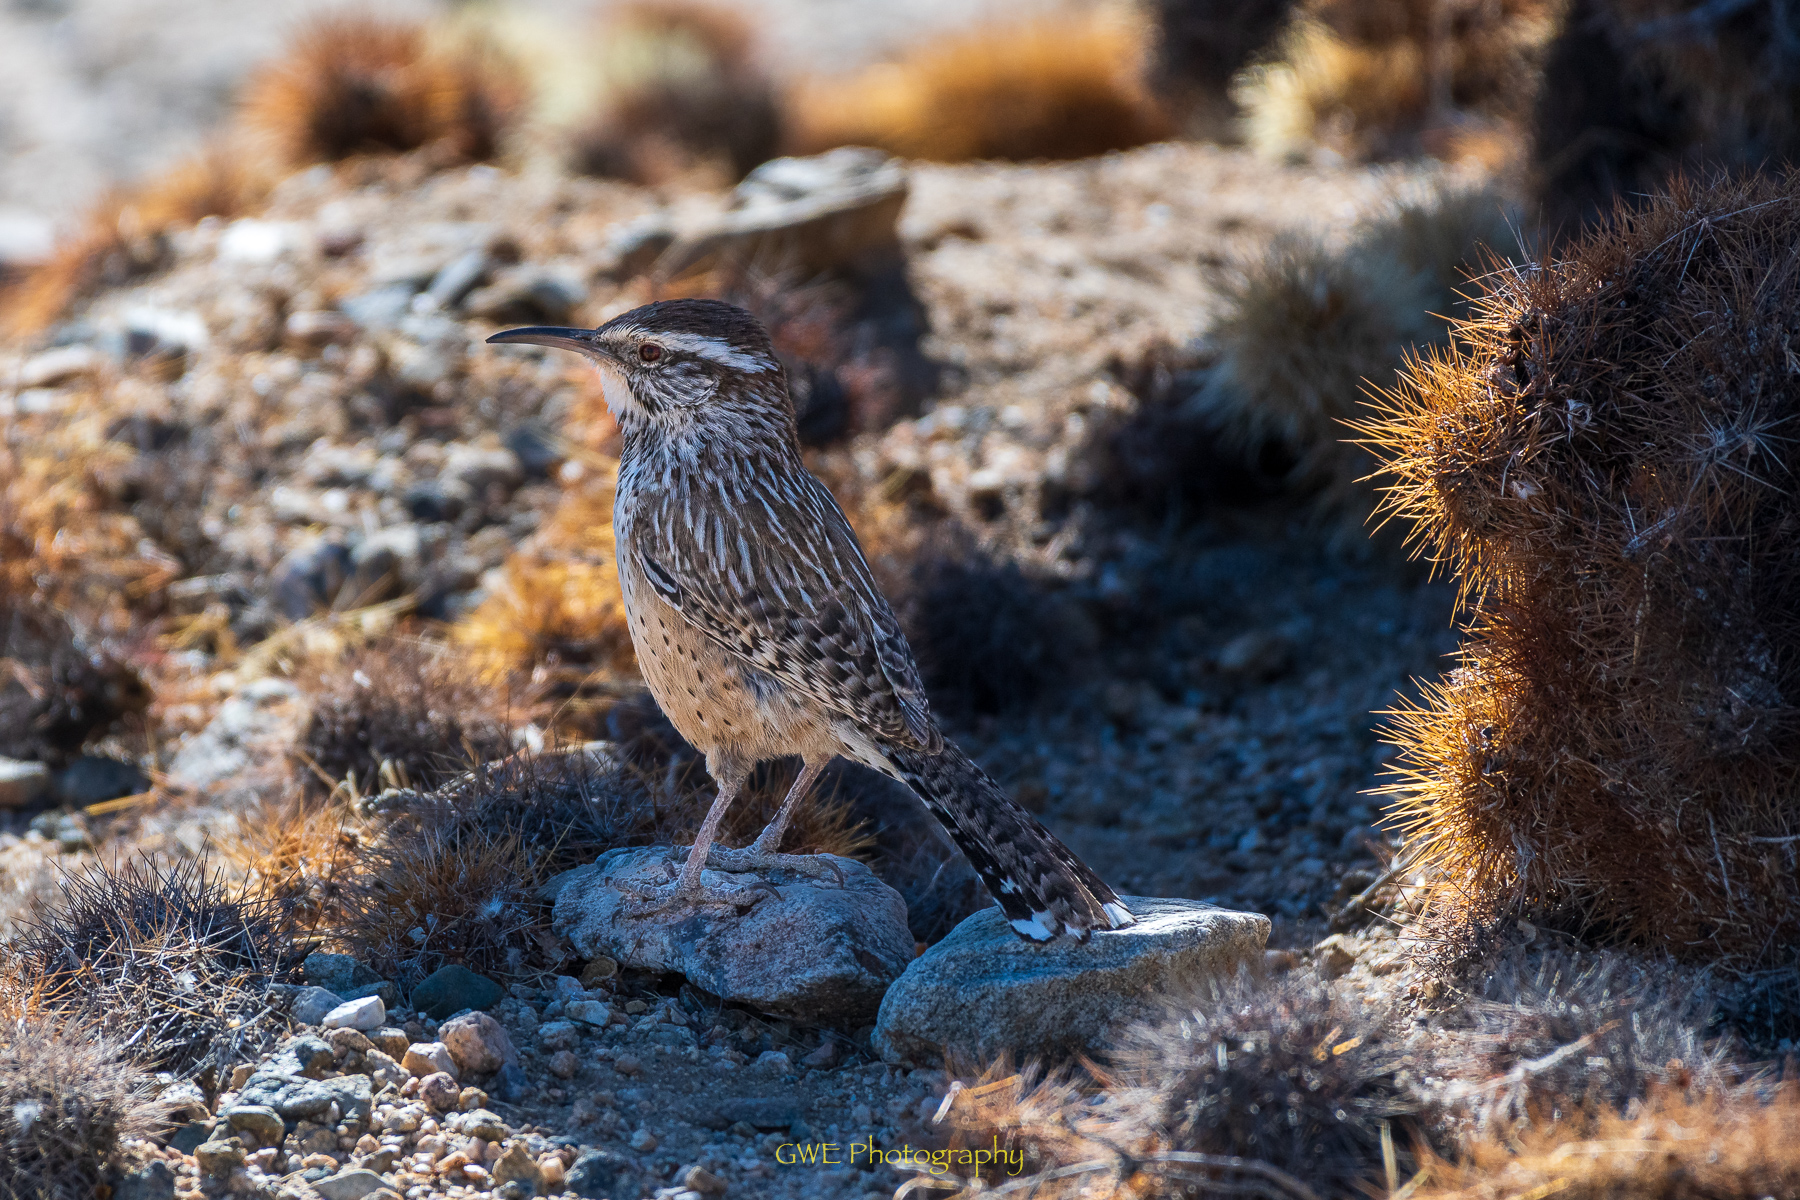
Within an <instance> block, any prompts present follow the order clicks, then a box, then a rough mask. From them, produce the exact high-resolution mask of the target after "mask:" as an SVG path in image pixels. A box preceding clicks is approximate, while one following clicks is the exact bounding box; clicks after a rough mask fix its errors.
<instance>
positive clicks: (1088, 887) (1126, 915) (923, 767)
mask: <svg viewBox="0 0 1800 1200" xmlns="http://www.w3.org/2000/svg"><path fill="white" fill-rule="evenodd" d="M883 753H884V754H885V756H886V757H887V760H888V762H889V763H890V764H892V766H893V768H894V770H895V772H896V773H897V774H898V776H899V778H900V779H901V780H902V781H903V782H904V783H905V784H906V785H907V786H908V787H910V788H912V790H913V791H914V792H916V793H917V794H918V796H919V798H920V799H921V800H923V801H924V802H925V806H926V807H927V808H929V809H930V810H931V813H932V815H933V816H935V817H936V818H937V819H938V820H939V821H941V822H942V823H943V825H944V827H945V828H946V829H948V830H949V831H950V836H951V837H952V838H954V839H955V840H956V844H957V846H958V847H959V848H960V849H961V850H962V852H963V854H964V855H966V856H967V857H968V860H969V864H970V865H971V866H973V867H974V868H975V871H976V873H977V874H979V875H980V876H981V880H982V882H983V883H985V884H987V890H988V891H989V892H990V893H991V894H992V895H993V897H994V899H995V901H996V902H998V903H999V905H1000V909H1001V911H1002V912H1004V913H1005V914H1006V919H1007V920H1008V921H1009V922H1010V923H1011V924H1012V927H1013V930H1014V931H1015V932H1016V933H1018V934H1019V936H1021V937H1024V938H1028V939H1030V940H1031V941H1034V942H1043V941H1049V940H1050V939H1051V938H1053V937H1056V936H1057V935H1059V934H1062V933H1069V934H1072V935H1074V937H1075V938H1076V939H1077V940H1079V941H1086V940H1087V937H1088V934H1089V933H1091V932H1092V931H1093V930H1095V929H1122V928H1124V927H1125V926H1127V925H1130V924H1131V923H1132V916H1131V913H1130V912H1128V911H1127V910H1126V908H1125V906H1124V905H1123V904H1120V903H1119V898H1118V897H1117V896H1115V895H1114V894H1113V890H1112V889H1111V888H1109V887H1107V886H1106V884H1105V883H1104V882H1102V881H1101V879H1100V877H1099V876H1098V875H1096V874H1094V872H1093V871H1092V870H1091V869H1090V868H1089V867H1088V865H1087V864H1086V863H1084V862H1082V861H1081V860H1080V859H1079V858H1076V857H1075V853H1074V851H1072V850H1070V849H1069V848H1068V847H1067V846H1065V845H1063V844H1062V843H1061V842H1059V841H1057V840H1056V838H1055V836H1054V835H1052V834H1051V832H1050V831H1049V830H1048V829H1045V828H1044V827H1043V826H1042V825H1041V824H1039V823H1038V820H1037V818H1036V817H1033V816H1032V815H1031V814H1030V813H1028V812H1026V811H1025V810H1024V809H1022V808H1020V807H1019V806H1018V804H1016V803H1015V802H1014V801H1013V799H1012V797H1010V796H1008V795H1007V794H1006V793H1005V792H1004V791H1002V790H1001V789H1000V785H999V784H997V783H995V782H994V781H993V780H992V779H990V778H989V777H988V774H987V772H985V771H983V770H982V769H981V768H980V767H978V766H976V765H975V764H974V762H972V761H970V759H969V756H968V755H966V754H964V753H963V752H962V750H961V749H960V748H959V747H958V746H957V745H956V743H954V742H952V741H950V740H948V739H945V742H944V749H943V751H942V752H941V753H938V754H926V753H924V752H922V751H918V750H906V749H898V748H892V747H884V748H883Z"/></svg>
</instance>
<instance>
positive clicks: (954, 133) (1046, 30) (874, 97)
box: [792, 9, 1172, 162]
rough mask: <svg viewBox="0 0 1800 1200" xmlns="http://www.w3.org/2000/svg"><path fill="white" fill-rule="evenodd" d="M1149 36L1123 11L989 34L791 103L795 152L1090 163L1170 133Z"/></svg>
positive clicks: (798, 93) (927, 50) (811, 89)
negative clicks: (1151, 68)
mask: <svg viewBox="0 0 1800 1200" xmlns="http://www.w3.org/2000/svg"><path fill="white" fill-rule="evenodd" d="M1148 42H1149V35H1148V30H1147V29H1146V28H1145V26H1144V25H1143V24H1142V23H1141V22H1140V21H1139V20H1138V19H1137V18H1135V17H1134V16H1130V15H1127V14H1126V13H1124V12H1123V11H1120V10H1110V9H1108V10H1096V11H1092V12H1089V13H1085V14H1073V13H1071V14H1062V15H1057V16H1050V17H1043V18H1039V19H1036V20H1032V21H1026V22H1018V23H1010V24H995V25H988V26H983V27H981V28H978V29H974V30H971V31H968V32H960V33H955V34H950V35H946V36H943V37H940V38H938V39H936V40H933V41H930V42H926V43H924V44H922V45H920V46H918V47H916V48H914V49H913V50H911V51H910V52H908V53H907V54H906V55H905V56H904V57H902V58H901V59H899V60H898V61H897V62H894V63H891V64H886V65H883V66H878V67H872V68H870V69H868V70H867V71H865V72H863V73H861V74H859V75H856V76H853V77H851V78H848V79H838V80H828V79H816V80H811V81H808V82H806V83H805V84H803V85H802V86H800V87H799V88H797V89H796V90H795V93H794V96H793V98H792V105H793V113H794V117H793V120H794V126H795V128H794V133H793V139H794V143H795V151H796V153H816V152H818V151H821V150H826V149H830V148H831V147H833V146H846V145H859V146H876V147H879V148H881V149H883V150H887V151H889V152H890V153H893V154H897V155H900V156H902V157H905V158H923V159H930V160H933V161H936V162H968V161H972V160H976V159H1010V160H1013V161H1016V162H1028V161H1032V160H1036V159H1070V158H1085V157H1087V156H1089V155H1094V154H1103V153H1105V152H1106V151H1108V150H1123V149H1127V148H1129V147H1132V146H1138V145H1142V144H1144V143H1146V142H1153V141H1156V140H1158V139H1159V138H1163V137H1167V136H1168V135H1169V134H1170V132H1171V131H1172V127H1171V124H1170V121H1169V119H1168V117H1167V116H1166V115H1165V114H1164V113H1163V111H1162V109H1161V108H1160V106H1159V105H1158V104H1157V102H1156V101H1155V99H1154V98H1153V97H1152V96H1151V95H1150V94H1149V91H1148V89H1147V88H1146V87H1145V85H1144V82H1143V76H1144V70H1145V65H1146V58H1147V56H1148V54H1149V49H1150V48H1149V45H1148Z"/></svg>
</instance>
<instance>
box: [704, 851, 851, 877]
mask: <svg viewBox="0 0 1800 1200" xmlns="http://www.w3.org/2000/svg"><path fill="white" fill-rule="evenodd" d="M706 865H707V866H709V867H712V868H714V869H716V870H720V871H730V872H731V873H732V874H734V875H742V874H746V873H748V872H751V871H770V870H784V871H793V872H796V873H798V874H801V875H806V876H809V877H811V878H813V879H835V880H836V881H837V885H838V886H839V887H843V886H845V883H846V880H845V878H844V870H843V868H842V867H840V866H838V865H837V863H836V862H835V861H834V860H833V859H832V857H831V856H830V855H829V854H781V853H778V852H777V851H774V850H759V849H757V848H756V847H755V846H754V845H752V846H747V847H745V848H744V849H742V850H734V849H732V848H731V847H729V846H714V847H713V848H712V853H710V854H708V855H707V857H706Z"/></svg>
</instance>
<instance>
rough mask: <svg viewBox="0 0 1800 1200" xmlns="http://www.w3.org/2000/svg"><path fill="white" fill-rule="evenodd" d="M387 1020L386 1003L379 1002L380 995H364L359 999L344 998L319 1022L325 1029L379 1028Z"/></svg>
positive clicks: (365, 1029)
mask: <svg viewBox="0 0 1800 1200" xmlns="http://www.w3.org/2000/svg"><path fill="white" fill-rule="evenodd" d="M386 1020H387V1005H385V1004H383V1003H382V1002H381V997H380V996H364V997H363V998H362V999H360V1000H346V1001H344V1003H342V1004H340V1005H338V1006H337V1007H336V1008H334V1009H332V1010H331V1011H330V1012H328V1013H326V1014H325V1019H324V1020H323V1021H320V1022H319V1024H320V1025H323V1026H324V1027H325V1028H326V1029H360V1030H364V1031H367V1030H370V1029H379V1028H381V1026H382V1024H383V1023H384V1022H385V1021H386Z"/></svg>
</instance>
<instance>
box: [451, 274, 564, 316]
mask: <svg viewBox="0 0 1800 1200" xmlns="http://www.w3.org/2000/svg"><path fill="white" fill-rule="evenodd" d="M586 299H587V289H586V288H585V287H583V286H582V285H581V282H580V280H577V279H571V278H569V277H568V276H566V275H562V274H559V273H557V272H555V271H550V270H546V269H545V268H543V267H541V266H537V265H535V264H533V263H521V264H520V265H518V266H516V267H511V268H509V269H507V270H505V271H502V272H500V273H499V275H498V276H497V277H496V278H495V280H494V282H493V283H491V284H489V285H488V286H487V287H484V288H481V289H479V290H478V291H474V292H471V293H470V294H469V298H468V300H467V301H465V302H464V304H463V311H465V312H467V313H468V314H469V315H471V316H476V317H484V318H486V319H487V320H490V321H546V322H550V323H555V324H560V323H561V322H563V321H565V320H567V319H568V316H569V314H570V312H572V311H573V310H574V308H575V307H576V306H577V305H579V304H581V303H582V302H583V301H585V300H586Z"/></svg>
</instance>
